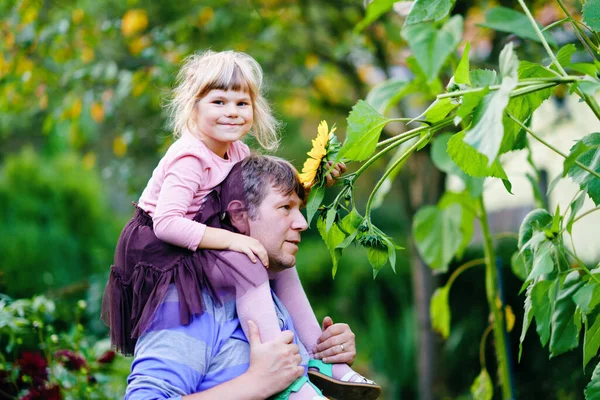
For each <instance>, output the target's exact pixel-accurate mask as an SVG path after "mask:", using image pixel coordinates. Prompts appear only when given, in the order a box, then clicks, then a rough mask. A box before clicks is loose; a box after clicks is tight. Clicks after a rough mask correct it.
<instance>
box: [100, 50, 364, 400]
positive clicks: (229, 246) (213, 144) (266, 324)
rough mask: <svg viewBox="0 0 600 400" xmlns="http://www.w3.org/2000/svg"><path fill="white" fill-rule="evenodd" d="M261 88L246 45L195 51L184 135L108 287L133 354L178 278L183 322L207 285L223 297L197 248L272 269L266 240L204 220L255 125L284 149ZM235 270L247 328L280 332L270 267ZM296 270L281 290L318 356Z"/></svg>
mask: <svg viewBox="0 0 600 400" xmlns="http://www.w3.org/2000/svg"><path fill="white" fill-rule="evenodd" d="M261 89H262V70H261V68H260V66H259V64H258V63H257V62H256V61H255V60H254V59H253V58H252V57H250V56H248V55H246V54H244V53H238V52H233V51H224V52H219V53H215V52H212V51H207V52H205V53H204V54H201V55H192V56H190V57H189V58H187V59H186V61H185V63H184V65H183V67H182V69H181V71H180V73H179V75H178V84H177V86H176V88H175V89H174V92H173V99H172V101H171V103H170V104H169V108H170V111H171V117H172V126H173V130H174V136H175V138H176V139H177V140H176V141H175V142H174V143H173V144H172V145H171V147H170V148H169V149H168V151H167V153H166V154H165V156H164V157H163V158H162V159H161V160H160V162H159V164H158V166H157V167H156V169H155V170H154V172H153V174H152V177H151V178H150V181H149V182H148V185H147V186H146V188H145V190H144V191H143V193H142V195H141V197H140V199H139V202H138V204H137V207H136V212H135V215H134V217H133V218H132V219H131V220H130V221H129V223H128V224H127V225H126V226H125V228H124V229H123V232H122V233H121V236H120V238H119V242H118V244H117V250H116V252H115V263H114V265H113V266H112V268H111V274H110V278H109V282H108V285H107V288H106V290H105V293H104V298H103V306H102V319H103V320H104V321H105V322H106V323H107V325H109V326H110V328H111V339H112V342H113V344H114V345H115V346H116V347H117V349H118V350H120V351H122V352H123V353H125V354H132V353H133V350H134V346H135V342H136V340H137V338H138V337H139V336H140V335H141V334H143V333H144V332H145V331H146V330H147V329H148V328H149V327H150V325H151V323H152V322H153V316H154V313H155V311H156V309H157V307H158V306H159V305H160V302H161V301H162V299H163V297H164V294H165V293H166V290H167V287H168V286H169V284H171V283H174V284H175V285H176V286H177V291H178V295H179V299H180V310H179V311H180V313H179V314H180V315H179V318H175V319H174V320H173V321H172V322H173V324H177V323H182V324H188V323H189V322H190V321H191V318H192V316H193V315H198V314H201V313H202V301H201V297H202V296H200V295H199V291H200V288H201V287H203V288H205V289H204V290H210V291H211V292H212V293H211V294H213V295H214V297H218V295H217V293H216V292H217V291H218V286H217V287H216V288H215V289H212V288H213V287H215V286H213V284H214V283H215V282H214V281H215V280H218V279H219V277H218V276H216V275H215V274H213V273H212V272H210V271H211V269H210V268H208V269H207V268H204V267H203V266H202V265H199V264H200V263H199V262H198V260H199V259H200V258H199V257H198V256H196V255H197V254H201V253H202V252H197V251H196V250H198V249H216V250H218V249H222V250H233V251H235V252H239V253H244V254H246V255H247V256H248V257H249V258H250V260H251V261H252V262H254V263H256V262H257V261H258V260H260V261H261V262H262V263H263V264H264V265H265V267H267V268H268V257H267V252H266V250H265V248H264V247H263V246H262V245H261V244H260V242H258V241H257V240H256V239H253V238H251V237H249V236H246V235H242V234H237V233H233V232H230V231H227V230H224V229H218V228H213V227H210V226H206V225H204V224H202V223H200V222H199V221H198V219H199V218H198V216H199V214H200V213H199V211H200V209H201V205H202V203H203V200H204V199H205V197H206V196H207V194H208V193H209V192H211V191H212V190H213V189H214V188H215V187H216V186H218V185H219V184H220V183H221V182H222V181H223V180H224V179H225V177H226V176H227V175H228V174H229V172H230V170H231V168H232V167H233V166H234V165H235V164H236V163H237V162H238V161H240V160H242V159H244V158H245V157H247V156H248V155H249V154H250V151H249V149H248V147H247V146H246V145H245V144H244V143H242V142H241V139H242V138H243V137H244V136H245V135H246V134H247V133H248V132H250V131H252V133H253V134H254V136H255V137H256V140H257V141H258V143H259V144H260V145H261V146H262V147H263V148H265V149H267V150H274V149H276V148H277V145H278V136H277V121H276V120H275V119H274V117H273V116H272V115H271V111H270V108H269V105H268V103H267V102H266V101H265V99H264V98H263V96H262V93H261ZM338 172H339V171H338ZM231 268H232V271H224V272H223V274H221V275H220V279H222V277H223V275H227V274H234V275H235V278H233V279H231V281H232V282H228V283H229V284H232V285H234V286H235V289H236V290H235V295H236V305H237V310H238V316H239V318H240V322H241V324H242V327H243V329H244V331H245V333H246V334H247V333H248V330H247V326H248V325H247V321H248V320H252V321H254V322H255V323H256V324H257V326H258V328H259V331H260V335H261V339H262V340H264V341H268V340H271V339H272V338H274V337H275V336H276V335H277V334H278V333H279V332H280V328H279V323H278V320H277V317H276V314H275V310H274V306H271V307H257V306H254V307H253V305H259V304H271V305H272V304H273V300H272V297H271V292H270V288H269V285H268V275H267V273H266V272H265V271H264V269H260V270H261V271H262V272H261V274H260V276H253V274H256V273H255V271H257V268H243V267H240V268H236V266H235V265H231ZM233 270H235V271H233ZM292 270H293V271H286V273H280V274H279V276H278V277H277V278H276V284H275V285H274V288H275V291H276V294H277V295H278V296H280V297H281V299H282V301H283V302H284V305H285V306H286V308H287V309H288V310H289V312H290V315H291V316H292V320H293V322H294V326H295V328H296V332H297V334H298V336H299V339H300V341H302V343H303V344H304V345H305V347H306V348H307V350H308V351H309V354H310V356H311V358H312V357H314V354H313V349H314V348H315V346H316V345H317V339H318V338H319V336H320V335H321V329H320V326H319V324H318V322H317V320H316V318H315V316H314V313H313V312H312V309H311V308H310V304H309V303H308V300H307V299H306V296H305V294H304V291H303V289H302V286H301V284H300V280H299V279H298V275H297V273H296V270H295V268H293V269H292ZM213 275H214V276H213ZM265 283H266V284H265ZM342 351H343V348H342ZM331 374H332V378H333V379H334V380H340V379H341V378H343V377H344V381H352V382H354V381H356V382H360V383H364V378H362V377H361V376H360V375H358V374H355V373H353V371H352V369H351V368H350V367H349V366H348V365H346V364H334V365H333V368H332V373H331ZM340 384H342V383H341V382H340ZM350 385H351V384H350ZM313 395H317V392H315V391H314V389H313V388H312V387H311V386H310V385H308V384H305V385H303V386H302V387H301V389H300V390H299V391H298V392H295V393H292V394H291V395H290V398H291V399H303V398H313Z"/></svg>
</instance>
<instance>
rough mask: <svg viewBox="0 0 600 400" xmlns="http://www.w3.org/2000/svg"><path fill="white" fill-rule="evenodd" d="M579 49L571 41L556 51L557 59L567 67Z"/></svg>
mask: <svg viewBox="0 0 600 400" xmlns="http://www.w3.org/2000/svg"><path fill="white" fill-rule="evenodd" d="M576 51H577V47H575V45H574V44H573V43H569V44H567V45H564V46H563V47H561V49H560V50H559V51H558V53H556V59H557V60H558V63H559V64H560V65H561V66H562V67H563V68H567V67H568V66H569V65H571V57H573V54H575V52H576Z"/></svg>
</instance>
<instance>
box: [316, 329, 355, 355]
mask: <svg viewBox="0 0 600 400" xmlns="http://www.w3.org/2000/svg"><path fill="white" fill-rule="evenodd" d="M342 345H343V346H344V347H342ZM342 349H343V351H342ZM314 354H315V358H316V359H317V360H323V362H326V363H330V364H336V363H346V364H348V365H352V363H354V358H355V357H356V342H355V341H354V333H353V332H352V330H351V329H350V327H349V326H348V324H339V323H338V324H334V323H333V321H332V320H331V318H330V317H325V318H324V319H323V333H322V334H321V337H319V339H318V340H317V346H316V347H315V348H314Z"/></svg>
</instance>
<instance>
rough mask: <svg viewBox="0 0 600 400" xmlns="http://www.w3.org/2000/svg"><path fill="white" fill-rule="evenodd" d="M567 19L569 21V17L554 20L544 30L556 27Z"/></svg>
mask: <svg viewBox="0 0 600 400" xmlns="http://www.w3.org/2000/svg"><path fill="white" fill-rule="evenodd" d="M567 21H569V17H565V18H563V19H561V20H558V21H554V22H553V23H551V24H550V25H547V26H545V27H544V29H542V32H545V31H548V30H550V29H552V28H554V27H555V26H558V25H561V24H563V23H565V22H567Z"/></svg>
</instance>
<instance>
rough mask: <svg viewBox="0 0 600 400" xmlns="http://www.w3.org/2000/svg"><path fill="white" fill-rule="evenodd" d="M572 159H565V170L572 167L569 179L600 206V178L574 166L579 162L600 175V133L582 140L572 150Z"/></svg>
mask: <svg viewBox="0 0 600 400" xmlns="http://www.w3.org/2000/svg"><path fill="white" fill-rule="evenodd" d="M570 157H571V158H569V157H567V159H565V170H566V168H567V167H568V166H570V168H569V169H568V175H569V177H570V178H571V179H573V181H574V182H575V183H576V184H578V185H579V186H580V187H581V189H582V190H584V191H585V192H586V193H587V194H588V196H590V198H591V199H592V200H593V201H594V203H595V204H596V205H600V178H598V177H597V176H595V175H592V174H590V173H589V172H588V171H586V170H584V169H583V168H581V167H579V166H578V165H573V163H574V162H575V161H577V162H579V163H581V164H583V165H585V166H586V167H588V168H589V169H590V170H592V171H595V172H597V173H598V174H600V133H598V132H595V133H591V134H589V135H587V136H586V137H584V138H583V139H581V141H580V142H578V143H577V144H575V145H574V146H573V147H572V148H571V154H570ZM573 158H575V160H573Z"/></svg>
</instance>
